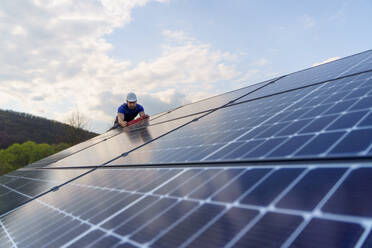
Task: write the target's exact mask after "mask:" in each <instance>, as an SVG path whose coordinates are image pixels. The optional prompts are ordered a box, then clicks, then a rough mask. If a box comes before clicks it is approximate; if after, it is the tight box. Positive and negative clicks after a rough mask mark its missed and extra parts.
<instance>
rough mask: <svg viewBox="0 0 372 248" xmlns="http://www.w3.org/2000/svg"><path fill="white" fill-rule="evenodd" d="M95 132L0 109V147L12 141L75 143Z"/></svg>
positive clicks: (90, 136) (5, 146) (91, 136)
mask: <svg viewBox="0 0 372 248" xmlns="http://www.w3.org/2000/svg"><path fill="white" fill-rule="evenodd" d="M96 135H97V134H96V133H92V132H89V131H86V130H83V129H77V128H74V127H71V126H69V125H67V124H64V123H61V122H57V121H53V120H48V119H46V118H42V117H37V116H34V115H31V114H27V113H20V112H15V111H10V110H0V149H5V148H7V147H9V146H10V145H12V144H14V143H24V142H26V141H34V142H35V143H47V144H59V143H68V144H77V143H80V142H82V141H84V140H87V139H90V138H93V137H94V136H96Z"/></svg>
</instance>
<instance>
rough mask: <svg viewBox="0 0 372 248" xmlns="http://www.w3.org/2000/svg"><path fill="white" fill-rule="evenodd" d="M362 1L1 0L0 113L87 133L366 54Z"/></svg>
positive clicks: (368, 42) (366, 3)
mask: <svg viewBox="0 0 372 248" xmlns="http://www.w3.org/2000/svg"><path fill="white" fill-rule="evenodd" d="M371 13H372V1H370V0H353V1H351V0H337V1H336V0H329V1H328V0H322V1H320V0H314V1H294V0H293V1H286V0H283V1H258V0H257V1H254V0H252V1H251V0H203V1H201V0H2V1H0V109H7V110H14V111H20V112H26V113H30V114H33V115H37V116H42V117H45V118H48V119H53V120H57V121H61V122H65V121H66V120H67V119H68V117H69V116H71V113H72V112H76V111H79V112H80V113H82V114H83V115H85V116H86V117H87V118H88V120H89V122H88V126H87V129H88V130H91V131H94V132H98V133H102V132H104V131H106V130H107V129H108V128H110V127H111V126H112V123H113V120H114V117H115V116H116V113H117V109H118V107H119V106H120V105H121V104H122V103H123V102H124V101H125V97H126V94H127V93H128V92H131V91H134V92H135V93H136V94H137V96H138V103H140V104H141V105H143V106H144V108H145V112H146V113H148V114H150V115H152V114H156V113H159V112H162V111H166V110H169V109H172V108H175V107H178V106H180V105H184V104H186V103H190V102H194V101H197V100H201V99H204V98H207V97H210V96H214V95H217V94H221V93H224V92H227V91H231V90H235V89H238V88H242V87H244V86H248V85H251V84H255V83H259V82H261V81H264V80H268V79H271V78H274V77H276V76H281V75H284V74H288V73H292V72H295V71H298V70H301V69H305V68H309V67H312V66H314V65H317V64H320V63H324V62H329V61H332V60H335V59H338V58H342V57H345V56H348V55H352V54H355V53H359V52H363V51H366V50H369V49H371V48H372V32H370V29H371V28H370V25H371V23H372V15H371Z"/></svg>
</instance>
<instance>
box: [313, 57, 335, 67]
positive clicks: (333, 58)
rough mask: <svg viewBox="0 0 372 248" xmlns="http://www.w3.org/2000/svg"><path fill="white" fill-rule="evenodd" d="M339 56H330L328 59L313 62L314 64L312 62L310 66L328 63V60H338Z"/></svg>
mask: <svg viewBox="0 0 372 248" xmlns="http://www.w3.org/2000/svg"><path fill="white" fill-rule="evenodd" d="M340 58H341V57H338V56H336V57H332V58H328V59H326V60H324V61H322V62H317V63H314V64H312V66H317V65H322V64H325V63H328V62H332V61H335V60H338V59H340Z"/></svg>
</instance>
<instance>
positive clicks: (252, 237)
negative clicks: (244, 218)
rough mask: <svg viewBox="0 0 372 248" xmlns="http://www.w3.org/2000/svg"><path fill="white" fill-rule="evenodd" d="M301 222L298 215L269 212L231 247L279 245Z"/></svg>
mask: <svg viewBox="0 0 372 248" xmlns="http://www.w3.org/2000/svg"><path fill="white" fill-rule="evenodd" d="M301 222H302V217H300V216H295V215H287V214H278V213H272V212H269V213H267V214H266V215H265V216H264V217H262V218H261V219H260V221H259V222H258V223H257V224H256V225H254V227H253V228H252V229H251V230H250V231H249V232H247V233H246V234H245V235H244V236H243V237H242V238H241V239H240V240H239V241H238V242H237V243H236V244H235V245H234V246H233V247H279V246H281V245H282V244H283V243H284V242H285V241H286V240H287V238H288V237H289V235H290V234H291V233H292V232H293V231H294V230H296V228H297V227H298V226H299V225H300V224H301Z"/></svg>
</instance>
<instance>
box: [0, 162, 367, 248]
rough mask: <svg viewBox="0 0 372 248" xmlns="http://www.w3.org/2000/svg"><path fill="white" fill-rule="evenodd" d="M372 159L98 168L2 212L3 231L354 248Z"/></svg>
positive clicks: (110, 241) (26, 236)
mask: <svg viewBox="0 0 372 248" xmlns="http://www.w3.org/2000/svg"><path fill="white" fill-rule="evenodd" d="M369 167H370V166H368V168H367V167H366V165H364V164H359V165H358V164H353V165H342V164H339V165H338V166H337V167H335V166H334V165H327V164H323V165H320V164H318V165H317V164H313V165H310V166H309V165H283V166H275V165H274V166H259V167H254V166H247V165H241V166H236V167H231V166H229V167H214V168H206V167H195V168H184V167H180V168H177V169H174V168H139V169H116V170H115V169H98V170H96V171H93V172H91V173H89V174H87V175H85V176H84V177H81V178H79V179H77V180H76V181H74V182H73V183H70V184H66V185H65V186H63V187H61V188H60V189H59V190H58V191H56V192H51V193H48V194H46V195H44V196H42V197H40V198H39V199H38V200H36V201H32V202H30V203H28V204H27V205H24V206H22V207H20V208H18V209H17V210H15V211H13V212H11V213H9V214H7V215H5V216H3V217H2V218H1V223H2V224H3V226H4V228H3V230H6V232H7V233H8V234H9V235H6V232H5V231H3V232H1V233H0V235H2V236H0V238H3V239H6V238H7V236H10V237H11V238H12V240H13V241H14V242H15V243H16V244H17V245H19V246H20V247H23V246H26V245H27V246H30V247H40V246H41V245H44V244H48V246H50V247H55V246H62V245H71V247H81V246H93V247H98V246H100V245H109V246H114V245H118V244H121V245H129V244H130V245H132V246H135V247H137V246H142V245H148V246H150V247H175V246H184V247H186V246H187V247H188V246H190V247H195V246H198V247H213V246H214V247H215V246H218V247H222V246H225V245H227V246H231V247H247V244H249V246H257V247H266V246H271V245H274V246H280V245H284V244H285V245H286V246H295V247H296V246H300V247H302V246H305V245H307V244H309V239H311V237H312V236H313V235H315V236H316V237H313V238H314V242H315V244H316V246H319V247H322V246H328V247H329V245H330V244H350V245H351V246H353V245H355V244H356V243H358V242H359V243H360V244H363V242H365V241H366V238H367V235H362V233H368V232H369V231H370V230H369V229H368V228H369V227H365V226H364V225H362V223H363V221H364V219H363V218H360V217H361V216H364V217H368V216H371V215H372V212H371V211H372V210H371V209H372V207H371V206H370V205H369V203H368V202H369V196H370V191H369V188H370V187H366V185H370V182H371V178H372V169H371V168H369ZM160 178H162V179H161V181H162V182H161V183H160V180H159V179H160ZM33 179H34V180H42V179H35V178H33ZM129 179H132V180H129ZM314 181H316V183H315V184H314ZM190 185H192V186H193V187H190ZM14 192H17V190H15V189H14ZM174 192H177V193H174ZM345 192H346V193H347V194H345ZM349 197H352V198H349ZM362 203H363V204H362ZM51 220H53V221H51ZM35 225H38V226H39V228H38V229H35V228H31V227H32V226H35ZM4 233H5V234H4ZM345 233H349V234H350V236H349V237H346V236H348V235H346V236H345ZM367 241H368V240H367ZM367 241H366V242H367ZM7 243H9V242H7ZM337 246H339V245H337Z"/></svg>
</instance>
